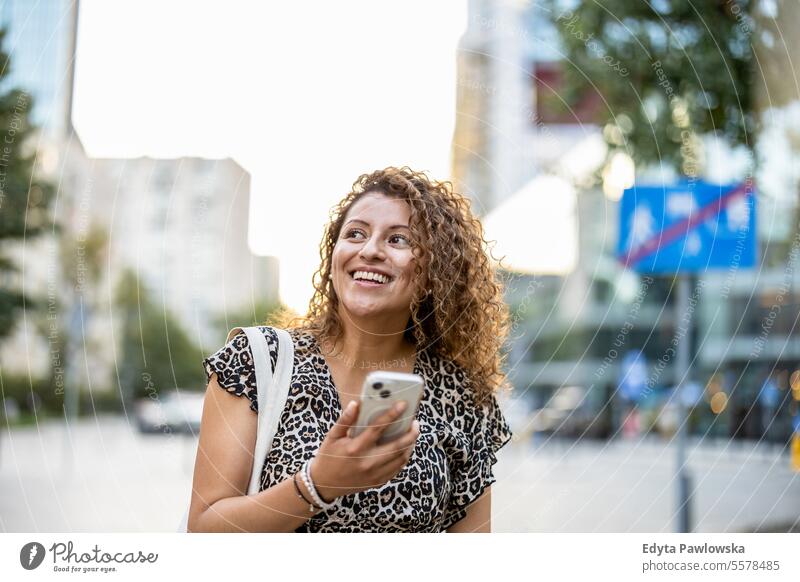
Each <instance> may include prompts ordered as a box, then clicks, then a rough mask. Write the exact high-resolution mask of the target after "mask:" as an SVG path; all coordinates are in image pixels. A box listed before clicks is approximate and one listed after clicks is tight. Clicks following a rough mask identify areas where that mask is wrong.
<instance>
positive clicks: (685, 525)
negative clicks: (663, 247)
mask: <svg viewBox="0 0 800 582" xmlns="http://www.w3.org/2000/svg"><path fill="white" fill-rule="evenodd" d="M690 286H691V283H690V282H689V277H688V276H687V275H679V276H678V297H677V299H678V300H677V301H676V303H675V322H676V326H677V322H678V321H680V317H681V314H686V318H687V321H686V328H687V332H686V335H685V336H684V337H682V338H680V339H679V340H678V346H677V352H678V353H677V357H676V361H675V375H676V378H677V380H678V381H677V382H676V388H675V390H677V396H678V409H679V410H680V413H679V414H678V431H677V435H676V440H677V445H678V446H677V454H676V456H675V471H676V475H675V477H676V479H677V482H678V500H677V501H678V511H677V514H678V532H679V533H689V531H691V529H690V523H691V521H690V516H691V513H690V500H689V490H690V487H691V482H690V477H689V471H687V469H686V433H687V432H688V424H689V408H688V407H687V406H686V402H685V399H684V398H683V397H682V396H683V390H684V387H685V386H686V383H687V381H688V379H689V342H690V341H691V334H690V333H689V331H688V330H690V329H691V313H690V311H689V293H690Z"/></svg>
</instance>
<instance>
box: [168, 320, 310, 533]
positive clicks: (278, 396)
mask: <svg viewBox="0 0 800 582" xmlns="http://www.w3.org/2000/svg"><path fill="white" fill-rule="evenodd" d="M272 329H274V330H275V333H277V335H278V360H277V362H276V363H275V374H274V376H273V373H272V366H271V365H270V361H269V346H267V339H266V338H265V337H264V333H263V332H262V331H261V330H260V329H259V328H257V327H235V328H233V329H232V330H231V331H230V332H229V333H228V341H231V340H232V339H233V338H234V337H236V336H237V335H238V334H239V333H240V332H244V333H245V335H246V336H247V339H248V341H249V342H250V350H251V351H252V353H253V364H254V366H255V371H256V395H257V397H258V428H257V433H256V446H255V451H254V453H253V468H252V469H251V472H250V483H249V485H248V486H247V494H248V495H253V494H255V493H258V490H259V486H260V479H261V469H262V468H263V466H264V461H265V460H266V458H267V455H268V454H269V449H270V447H271V446H272V439H274V438H275V433H276V432H278V425H279V424H280V421H281V413H282V412H283V408H284V406H286V399H287V398H288V396H289V384H290V383H291V380H292V368H293V367H294V343H293V342H292V337H291V336H290V335H289V332H287V331H286V330H284V329H278V328H276V327H274V328H272ZM188 520H189V510H188V509H187V510H186V512H185V513H184V514H183V518H182V520H181V524H180V526H179V527H178V532H183V533H185V532H186V530H187V524H188Z"/></svg>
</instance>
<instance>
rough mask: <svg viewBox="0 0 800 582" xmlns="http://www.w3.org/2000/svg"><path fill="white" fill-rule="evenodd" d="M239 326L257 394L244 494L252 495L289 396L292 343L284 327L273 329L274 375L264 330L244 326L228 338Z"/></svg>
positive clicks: (292, 356) (292, 353)
mask: <svg viewBox="0 0 800 582" xmlns="http://www.w3.org/2000/svg"><path fill="white" fill-rule="evenodd" d="M240 329H241V331H243V332H244V333H245V334H246V335H247V339H248V340H249V342H250V349H251V351H252V353H253V365H254V367H255V372H256V394H257V396H258V429H257V435H256V446H255V450H254V452H253V468H252V470H251V473H250V484H249V485H248V487H247V494H248V495H253V494H255V493H258V491H259V486H260V480H261V469H262V468H263V466H264V460H265V459H266V458H267V455H268V454H269V450H270V447H271V446H272V439H273V438H275V433H276V432H278V425H279V424H280V420H281V413H282V412H283V408H284V406H285V405H286V399H287V397H288V396H289V383H290V381H291V376H292V367H293V363H294V344H293V343H292V338H291V336H290V335H289V333H288V332H287V331H286V330H283V329H278V328H273V329H274V330H275V332H276V333H277V335H278V360H277V362H276V365H275V373H274V374H273V372H272V366H271V365H270V360H269V348H268V346H267V339H266V338H265V337H264V333H263V332H262V331H261V330H260V329H259V328H258V327H245V328H237V329H234V330H231V333H230V334H228V337H230V336H231V334H233V335H236V333H238V332H239V330H240Z"/></svg>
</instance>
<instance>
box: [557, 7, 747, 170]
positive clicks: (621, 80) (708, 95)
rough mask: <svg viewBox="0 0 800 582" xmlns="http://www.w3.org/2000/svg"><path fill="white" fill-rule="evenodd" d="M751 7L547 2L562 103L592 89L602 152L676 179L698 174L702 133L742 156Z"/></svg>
mask: <svg viewBox="0 0 800 582" xmlns="http://www.w3.org/2000/svg"><path fill="white" fill-rule="evenodd" d="M752 4H753V1H752V0H706V1H704V2H697V1H696V0H651V1H643V0H602V1H600V0H598V1H595V0H586V1H582V2H580V3H578V4H577V5H574V3H570V4H567V3H566V2H564V1H563V0H550V2H549V3H548V9H549V11H550V15H551V18H552V21H553V22H554V24H555V25H556V28H557V29H558V31H559V35H560V38H561V41H562V44H563V50H564V53H565V55H564V56H565V60H564V76H565V91H564V96H565V100H566V101H567V103H568V104H569V103H574V102H575V101H576V99H577V96H578V95H579V94H583V95H585V94H586V91H587V89H592V88H593V90H595V91H597V93H598V94H599V95H600V96H601V97H602V101H603V110H602V112H601V114H600V115H601V119H599V121H600V122H601V123H602V124H604V126H605V127H604V132H603V133H604V136H605V138H606V141H607V142H608V143H609V145H610V149H611V151H612V152H613V151H614V149H615V148H621V149H624V150H626V151H627V152H628V153H629V154H630V155H631V156H632V157H633V158H634V160H635V161H637V162H639V163H644V164H652V163H664V164H665V166H671V167H673V168H675V169H676V170H678V171H680V172H682V173H683V174H685V175H690V176H691V175H695V174H696V173H697V172H698V167H697V166H698V164H699V163H700V157H699V156H700V155H701V154H700V148H699V137H700V136H702V135H704V134H708V133H711V132H715V133H716V134H717V135H718V136H720V137H722V138H724V139H725V140H726V141H727V142H728V143H729V144H731V145H733V146H735V145H741V144H744V145H746V146H747V147H748V148H752V144H753V136H752V131H753V126H754V114H753V111H752V109H753V101H754V99H753V77H754V75H753V71H754V57H753V47H752V44H751V31H752V26H753V24H752V19H751V18H750V16H749V15H748V11H749V9H750V8H751V5H752ZM569 6H571V7H569Z"/></svg>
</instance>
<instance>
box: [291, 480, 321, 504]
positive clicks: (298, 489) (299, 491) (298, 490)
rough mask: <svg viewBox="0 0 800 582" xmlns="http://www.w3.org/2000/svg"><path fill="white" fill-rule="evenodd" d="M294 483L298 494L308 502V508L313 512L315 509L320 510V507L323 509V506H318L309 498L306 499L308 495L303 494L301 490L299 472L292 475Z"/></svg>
mask: <svg viewBox="0 0 800 582" xmlns="http://www.w3.org/2000/svg"><path fill="white" fill-rule="evenodd" d="M292 483H294V488H295V491H297V496H298V497H299V498H300V499H302V500H303V501H305V502H306V503H308V510H309V511H310V512H312V513H313V512H314V511H319V510H320V509H322V508H321V507H317V506H316V505H314V503H313V502H311V501H309V500H308V499H306V496H305V495H303V492H302V491H301V490H300V485H298V484H297V473H295V474H294V475H293V476H292Z"/></svg>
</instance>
